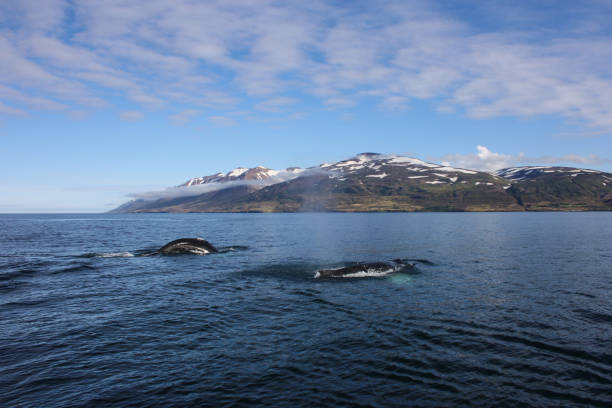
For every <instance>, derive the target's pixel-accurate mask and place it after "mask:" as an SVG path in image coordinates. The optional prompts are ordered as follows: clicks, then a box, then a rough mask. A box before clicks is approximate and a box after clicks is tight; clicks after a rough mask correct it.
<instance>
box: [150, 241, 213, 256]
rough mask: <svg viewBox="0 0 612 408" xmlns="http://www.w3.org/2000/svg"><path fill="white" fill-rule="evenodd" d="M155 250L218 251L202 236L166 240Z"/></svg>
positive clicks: (203, 253) (203, 252) (175, 252)
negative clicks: (165, 242)
mask: <svg viewBox="0 0 612 408" xmlns="http://www.w3.org/2000/svg"><path fill="white" fill-rule="evenodd" d="M157 252H158V253H160V254H195V255H205V254H210V253H215V252H219V251H218V250H217V248H215V247H214V246H213V245H212V244H211V243H210V242H208V241H207V240H205V239H202V238H179V239H175V240H174V241H172V242H168V243H167V244H166V245H164V246H163V247H161V248H160V249H159V250H158V251H157Z"/></svg>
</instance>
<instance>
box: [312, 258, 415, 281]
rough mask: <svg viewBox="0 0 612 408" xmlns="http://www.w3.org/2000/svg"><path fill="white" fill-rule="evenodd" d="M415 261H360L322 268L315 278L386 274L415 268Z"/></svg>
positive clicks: (360, 276)
mask: <svg viewBox="0 0 612 408" xmlns="http://www.w3.org/2000/svg"><path fill="white" fill-rule="evenodd" d="M414 265H415V264H413V263H407V262H404V261H402V260H401V259H394V260H392V261H390V262H360V263H356V264H354V265H349V266H345V267H342V268H335V269H320V270H318V271H316V273H315V275H314V278H315V279H329V278H363V277H375V276H384V275H388V274H390V273H393V272H399V271H401V270H406V269H412V268H414Z"/></svg>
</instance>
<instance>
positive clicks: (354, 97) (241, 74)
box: [0, 0, 612, 132]
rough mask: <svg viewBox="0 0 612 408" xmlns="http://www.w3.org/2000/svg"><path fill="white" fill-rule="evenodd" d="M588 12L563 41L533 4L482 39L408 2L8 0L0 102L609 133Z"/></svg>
mask: <svg viewBox="0 0 612 408" xmlns="http://www.w3.org/2000/svg"><path fill="white" fill-rule="evenodd" d="M587 3H588V5H587V6H584V5H582V6H579V5H571V4H568V7H567V8H568V11H567V12H568V13H569V14H571V13H574V15H575V16H578V17H576V18H573V19H570V20H568V21H570V23H571V24H569V23H568V24H567V27H566V28H565V29H563V30H560V29H558V27H559V26H561V25H564V26H565V24H564V23H561V24H557V25H556V26H555V28H556V29H552V28H550V27H548V26H547V27H548V30H547V31H542V30H535V29H533V28H532V27H537V26H538V24H540V25H545V26H546V23H547V21H546V20H543V19H545V17H543V14H542V13H539V14H538V10H537V8H533V9H529V10H524V9H521V8H520V7H516V6H514V7H513V8H512V10H511V11H512V15H514V16H518V17H517V18H516V21H518V22H522V25H519V26H513V25H512V24H513V23H515V22H512V21H510V19H508V20H505V21H502V20H503V14H504V13H503V9H504V7H506V8H508V7H510V6H508V5H507V4H505V5H504V4H500V5H499V7H498V6H497V5H496V7H497V8H501V9H502V11H501V12H498V11H497V10H493V11H495V13H493V11H492V10H491V9H490V8H489V9H487V10H486V12H487V13H489V15H496V16H497V17H496V18H497V19H500V21H499V22H500V24H499V26H494V27H495V28H491V29H489V30H484V29H482V28H481V27H476V26H475V24H474V23H473V22H471V21H470V20H469V19H467V18H465V16H463V15H460V14H450V12H449V11H448V9H445V8H443V7H442V4H443V3H439V4H438V3H435V2H426V1H418V0H417V1H410V2H406V1H386V2H383V3H377V4H376V5H370V4H368V3H362V2H355V3H352V2H351V3H348V2H344V3H338V2H326V1H322V0H314V1H312V2H308V3H307V4H301V3H299V2H297V3H296V2H291V3H279V2H275V1H272V0H262V1H258V2H249V1H242V0H224V1H221V0H212V1H209V2H192V1H188V0H176V1H175V2H173V4H172V6H171V7H169V6H168V5H167V3H165V2H160V1H151V2H146V3H144V4H143V3H141V2H125V1H119V0H105V1H101V0H88V1H84V0H75V1H72V2H68V1H63V0H44V1H43V0H40V1H19V0H7V1H4V2H2V5H0V15H1V16H2V17H0V18H1V19H3V20H1V21H0V22H2V23H3V24H2V25H3V27H4V28H2V29H0V59H1V60H2V61H3V64H1V65H2V66H0V78H1V79H0V85H1V86H2V88H0V99H2V101H3V105H0V106H3V108H1V111H2V112H3V113H4V114H19V112H21V111H23V110H24V109H82V108H86V107H104V106H108V105H109V104H110V103H112V101H110V100H108V97H107V95H108V94H109V91H112V92H110V94H116V93H117V92H118V93H119V94H120V95H123V97H124V98H125V99H127V100H129V101H131V102H132V103H134V104H136V105H139V106H141V107H144V108H152V109H164V108H165V107H168V106H172V105H173V104H181V108H180V109H183V111H184V112H189V111H195V110H199V109H201V108H203V107H214V108H216V109H220V110H221V112H220V113H219V114H218V115H217V116H219V117H222V116H224V114H223V111H224V110H225V111H229V110H235V109H236V105H238V104H240V103H244V102H245V101H247V102H248V104H249V105H250V109H251V110H253V111H259V112H263V113H267V114H274V113H279V112H285V111H287V110H291V109H295V110H296V111H301V110H303V106H300V105H301V104H302V103H303V102H304V101H306V100H310V99H311V98H312V97H313V96H314V97H316V98H318V100H319V104H320V107H322V108H348V107H351V106H357V105H359V103H361V101H362V99H364V98H377V99H378V100H379V105H380V106H381V107H382V108H383V109H403V108H404V107H406V106H408V105H409V104H410V101H413V100H434V101H435V102H436V103H438V104H439V110H440V111H450V110H456V111H460V112H464V113H465V114H466V115H468V116H470V117H473V118H491V117H496V116H501V115H513V116H534V115H560V116H562V117H565V118H566V119H567V120H569V121H571V122H572V123H580V124H584V125H586V127H588V128H593V129H600V130H603V131H606V132H610V131H612V78H610V76H609V72H610V71H611V70H612V48H611V47H609V44H610V41H611V38H610V35H609V33H608V32H607V31H606V30H605V24H604V25H603V26H602V21H601V19H600V18H598V16H599V15H600V14H601V13H597V11H601V12H602V13H604V12H609V11H610V10H609V7H608V6H607V5H606V4H605V3H604V2H599V3H598V2H587ZM584 7H588V8H589V10H590V11H591V12H590V13H585V12H584ZM485 8H486V6H480V7H477V8H476V9H482V10H484V9H485ZM477 11H478V10H477ZM67 16H71V18H70V19H67V18H66V17H67ZM519 17H520V18H519ZM67 21H68V23H67ZM202 21H206V24H202ZM577 33H579V34H580V35H578V34H577ZM16 87H18V88H19V89H17V88H16ZM289 93H290V94H291V97H288V96H287V94H289ZM69 105H70V106H69ZM11 107H12V108H11ZM175 111H176V110H175ZM179 115H180V114H179ZM188 116H189V115H185V116H184V118H185V119H183V118H182V117H180V116H177V119H176V121H177V122H179V123H180V122H183V121H187V120H188V119H189V118H188Z"/></svg>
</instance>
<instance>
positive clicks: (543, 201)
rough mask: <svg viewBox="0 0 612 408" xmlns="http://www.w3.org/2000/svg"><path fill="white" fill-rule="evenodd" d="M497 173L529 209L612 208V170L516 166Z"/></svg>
mask: <svg viewBox="0 0 612 408" xmlns="http://www.w3.org/2000/svg"><path fill="white" fill-rule="evenodd" d="M495 174H496V175H498V176H500V177H504V178H506V179H508V180H510V181H511V182H512V186H511V187H510V188H509V189H508V192H509V193H510V194H512V195H513V196H514V197H515V198H516V199H517V202H518V203H519V204H520V205H522V206H523V207H525V209H526V210H566V211H578V210H612V174H610V173H604V172H601V171H596V170H586V169H575V168H572V167H542V166H530V167H512V168H507V169H501V170H498V171H497V172H496V173H495Z"/></svg>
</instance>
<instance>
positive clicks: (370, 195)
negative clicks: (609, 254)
mask: <svg viewBox="0 0 612 408" xmlns="http://www.w3.org/2000/svg"><path fill="white" fill-rule="evenodd" d="M611 182H612V174H610V173H604V172H600V171H596V170H587V169H575V168H569V167H546V166H527V167H513V168H506V169H501V170H498V171H496V172H494V173H492V174H491V173H486V172H482V171H476V170H470V169H461V168H455V167H450V166H444V165H440V164H435V163H428V162H426V161H423V160H419V159H416V158H413V157H407V156H402V155H388V154H378V153H362V154H358V155H356V156H354V157H351V158H349V159H346V160H341V161H338V162H334V163H323V164H321V165H318V166H314V167H310V168H307V169H301V168H295V167H292V168H288V169H285V170H273V169H269V168H266V167H263V166H258V167H254V168H250V169H249V168H243V167H239V168H237V169H234V170H231V171H229V172H227V173H217V174H213V175H210V176H204V177H197V178H193V179H190V180H188V181H187V182H185V183H183V184H181V185H180V186H177V187H172V188H169V189H167V190H164V191H162V192H157V193H156V192H152V193H146V195H145V194H143V195H141V197H142V198H141V199H138V200H133V201H131V202H129V203H126V204H124V205H123V206H121V207H119V208H117V209H116V210H115V211H116V212H158V211H162V212H251V211H256V212H275V211H288V212H294V211H525V210H567V211H576V210H612V183H611Z"/></svg>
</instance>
